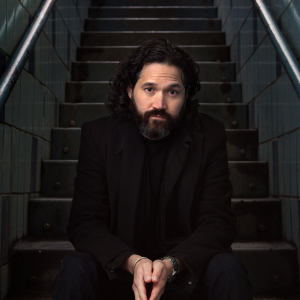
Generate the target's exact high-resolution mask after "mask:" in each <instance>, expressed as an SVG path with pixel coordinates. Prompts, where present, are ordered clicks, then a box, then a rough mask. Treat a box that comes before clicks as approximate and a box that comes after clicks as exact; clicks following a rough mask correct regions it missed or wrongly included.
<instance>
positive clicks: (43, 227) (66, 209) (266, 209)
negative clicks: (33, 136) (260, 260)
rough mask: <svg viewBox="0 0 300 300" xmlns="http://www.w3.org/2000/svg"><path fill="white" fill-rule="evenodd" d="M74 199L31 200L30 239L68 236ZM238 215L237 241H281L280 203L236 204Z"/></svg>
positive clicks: (250, 202) (235, 209)
mask: <svg viewBox="0 0 300 300" xmlns="http://www.w3.org/2000/svg"><path fill="white" fill-rule="evenodd" d="M71 203H72V199H71V198H69V199H60V200H52V199H51V200H50V199H43V198H41V199H39V198H36V199H30V201H29V208H28V209H29V223H28V229H29V232H28V233H29V236H31V237H38V238H61V237H66V226H67V223H68V219H69V214H70V210H71ZM232 209H233V211H234V213H235V214H236V215H237V240H239V241H242V240H248V241H249V240H252V241H254V240H255V241H263V240H272V239H273V240H274V239H277V240H278V239H280V238H281V234H280V233H281V228H280V224H281V210H280V202H279V201H264V200H262V201H238V202H237V201H233V202H232Z"/></svg>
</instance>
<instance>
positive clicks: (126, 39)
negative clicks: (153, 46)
mask: <svg viewBox="0 0 300 300" xmlns="http://www.w3.org/2000/svg"><path fill="white" fill-rule="evenodd" d="M145 37H147V39H158V38H166V39H168V40H170V41H172V42H173V43H175V44H177V45H211V46H212V45H224V44H225V34H224V32H213V31H212V32H161V33H160V32H151V31H150V32H149V31H147V32H134V33H131V32H130V33H128V32H108V33H104V32H83V33H82V34H81V45H82V46H134V45H138V44H139V41H141V40H144V39H145Z"/></svg>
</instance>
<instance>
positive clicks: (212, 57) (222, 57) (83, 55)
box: [77, 46, 230, 61]
mask: <svg viewBox="0 0 300 300" xmlns="http://www.w3.org/2000/svg"><path fill="white" fill-rule="evenodd" d="M134 48H135V47H126V48H125V47H120V48H113V47H106V48H103V47H79V48H77V61H119V60H120V59H121V58H123V57H124V56H127V55H129V54H130V53H131V52H132V50H133V49H134ZM182 48H183V49H185V50H186V51H187V52H188V53H189V54H190V55H191V56H192V58H193V59H194V60H196V61H217V60H219V61H229V60H230V49H229V47H225V46H221V47H216V46H215V47H210V46H202V47H200V46H199V47H197V46H195V47H182Z"/></svg>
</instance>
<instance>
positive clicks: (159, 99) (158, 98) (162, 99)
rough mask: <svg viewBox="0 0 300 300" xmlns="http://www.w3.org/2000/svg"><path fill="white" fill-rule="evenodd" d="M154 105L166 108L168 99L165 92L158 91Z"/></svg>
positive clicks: (154, 106) (157, 107) (158, 107)
mask: <svg viewBox="0 0 300 300" xmlns="http://www.w3.org/2000/svg"><path fill="white" fill-rule="evenodd" d="M152 107H153V108H156V109H166V108H167V105H166V100H165V97H164V95H163V93H156V95H155V98H154V101H153V103H152Z"/></svg>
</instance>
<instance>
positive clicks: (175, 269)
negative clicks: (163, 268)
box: [161, 256, 179, 282]
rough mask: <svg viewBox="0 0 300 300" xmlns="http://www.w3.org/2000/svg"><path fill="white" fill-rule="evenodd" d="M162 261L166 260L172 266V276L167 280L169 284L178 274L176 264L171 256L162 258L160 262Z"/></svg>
mask: <svg viewBox="0 0 300 300" xmlns="http://www.w3.org/2000/svg"><path fill="white" fill-rule="evenodd" d="M164 259H168V260H169V261H171V263H172V265H173V271H172V274H171V276H170V277H168V279H167V281H168V282H171V281H173V280H174V279H175V278H176V276H177V275H178V273H179V267H178V263H177V261H176V259H175V258H174V257H172V256H164V257H163V258H161V260H164Z"/></svg>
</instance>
